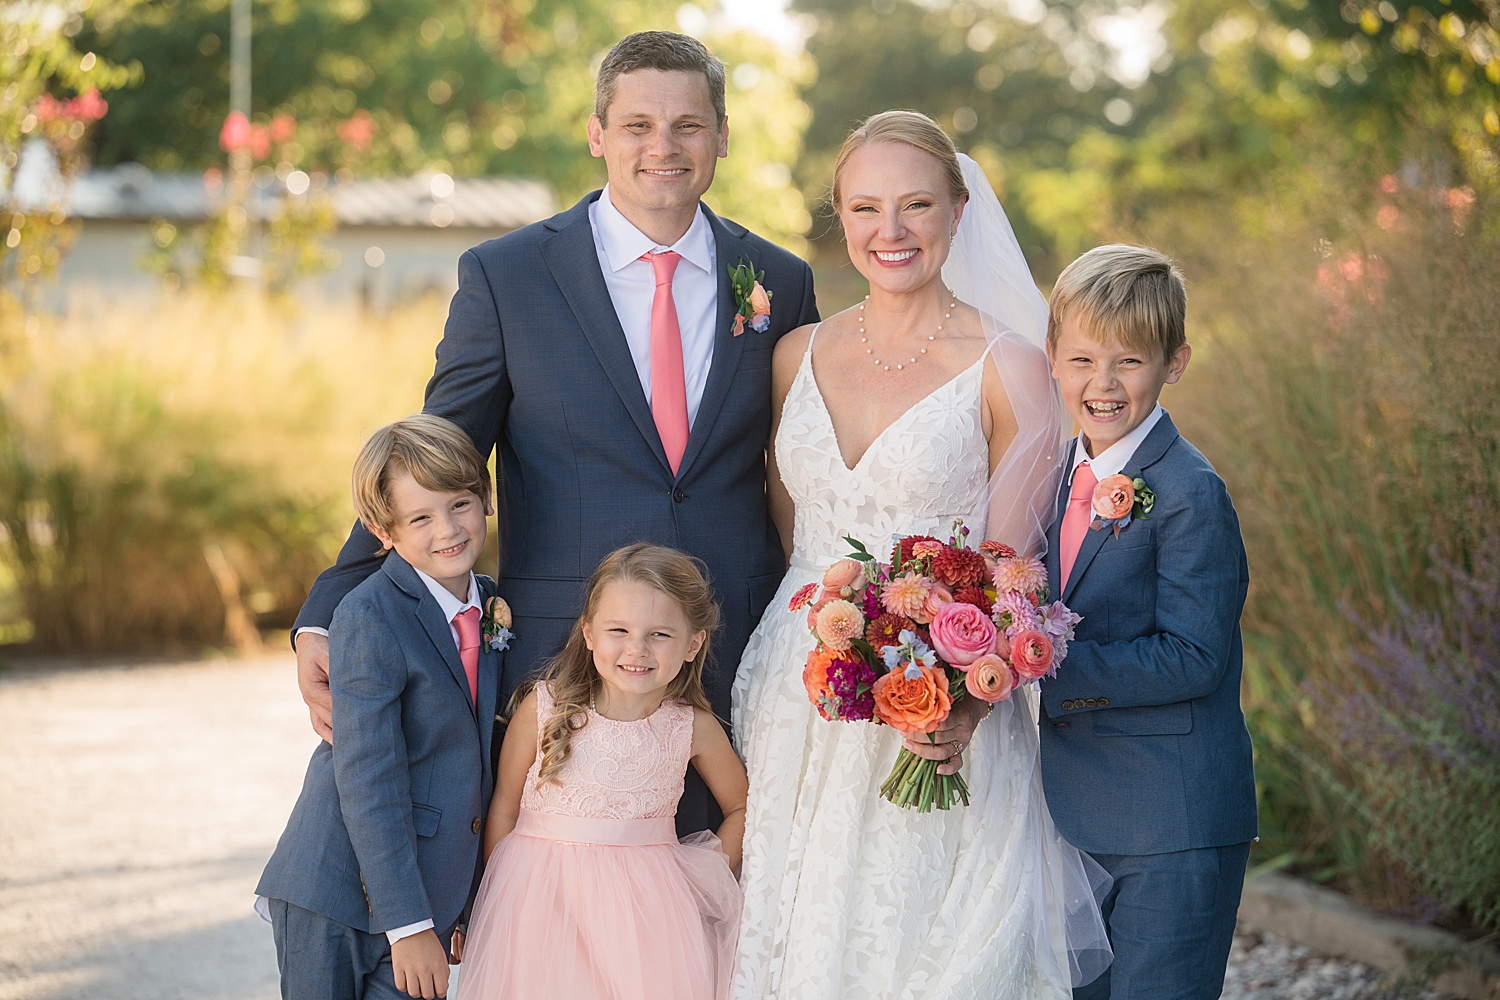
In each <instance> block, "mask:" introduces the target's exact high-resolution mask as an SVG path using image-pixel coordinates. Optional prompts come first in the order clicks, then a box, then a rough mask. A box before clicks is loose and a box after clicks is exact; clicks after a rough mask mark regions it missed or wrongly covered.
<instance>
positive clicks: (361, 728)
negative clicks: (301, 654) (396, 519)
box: [255, 553, 504, 943]
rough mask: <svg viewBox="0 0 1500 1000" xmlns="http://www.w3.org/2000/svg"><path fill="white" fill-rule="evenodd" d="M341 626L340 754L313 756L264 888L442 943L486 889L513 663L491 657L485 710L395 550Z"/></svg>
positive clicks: (337, 629) (483, 656)
mask: <svg viewBox="0 0 1500 1000" xmlns="http://www.w3.org/2000/svg"><path fill="white" fill-rule="evenodd" d="M478 579H479V589H480V593H481V595H482V596H483V597H485V598H488V597H491V596H493V594H494V593H495V584H494V581H493V580H491V579H490V578H489V577H483V576H482V577H479V578H478ZM332 626H333V627H332V629H331V630H330V638H329V643H330V645H329V664H328V679H329V685H330V687H331V688H332V691H333V746H332V747H330V746H329V745H328V744H327V743H319V744H318V748H317V749H316V750H314V751H313V755H312V761H311V762H310V763H309V764H308V765H307V777H306V779H305V780H304V781H303V783H302V794H301V796H299V797H298V799H297V804H296V806H295V807H294V808H293V809H292V817H291V819H290V820H289V821H288V822H287V827H286V832H285V833H283V834H282V835H281V840H280V842H279V843H277V845H276V851H275V852H274V853H273V854H272V855H271V860H270V862H269V863H267V865H266V869H265V872H264V873H263V874H262V875H261V878H260V884H259V885H258V886H257V887H256V890H255V891H256V892H257V893H258V894H260V895H262V896H268V897H271V898H273V899H284V900H286V901H287V902H288V903H293V904H295V905H297V906H300V907H302V908H303V909H306V910H311V911H313V912H314V913H320V914H322V915H323V916H325V917H328V918H330V919H332V920H336V921H338V922H339V923H342V924H347V925H348V926H350V927H355V928H358V929H359V930H362V931H366V932H368V933H371V934H378V933H381V932H383V931H388V930H393V929H394V928H397V927H404V926H406V925H407V924H414V923H417V922H419V921H422V920H431V921H432V922H433V924H434V925H435V927H436V930H437V932H438V934H439V935H442V934H443V933H444V931H445V929H447V928H451V927H452V926H453V925H454V924H455V923H456V922H458V920H459V918H460V916H461V915H462V914H464V913H465V912H466V911H467V909H468V907H469V905H470V904H471V903H472V901H473V897H474V893H475V892H476V891H477V890H478V888H479V877H480V874H481V872H482V866H481V865H480V863H479V846H480V830H481V827H482V821H483V817H484V816H485V813H486V811H487V810H488V808H489V802H490V793H491V792H492V791H493V789H494V780H493V775H492V773H491V770H490V740H491V738H492V734H493V732H494V726H493V725H492V724H491V720H492V719H493V718H494V713H495V698H496V692H497V690H498V688H499V676H500V664H501V662H502V660H503V658H504V654H503V653H492V652H484V651H481V653H480V656H479V683H478V685H477V686H478V690H479V694H478V699H477V708H476V705H475V703H474V701H472V700H471V695H470V693H469V681H468V677H467V675H466V674H465V673H464V668H463V664H462V663H461V662H460V660H459V658H458V647H457V645H456V644H455V643H454V641H453V633H452V630H451V629H450V627H449V624H448V621H447V619H446V618H444V617H443V612H442V609H441V608H440V607H439V606H438V602H437V599H436V598H434V597H433V596H432V592H431V591H430V590H428V589H427V586H426V584H424V583H423V582H422V580H421V578H420V577H418V576H417V574H416V571H415V570H413V569H412V568H411V566H410V565H409V564H408V563H407V562H406V560H404V559H402V558H401V557H400V556H399V555H396V554H395V553H392V554H391V555H389V556H387V557H386V559H385V562H384V564H383V565H382V566H381V567H380V572H377V573H376V574H374V575H373V576H371V577H370V578H369V579H367V580H365V581H364V582H363V583H361V584H360V585H359V586H358V587H356V588H355V589H354V590H353V591H352V592H351V593H350V594H349V596H348V597H346V598H345V599H344V601H343V603H342V604H340V605H339V608H338V612H337V613H336V614H335V615H334V616H333V622H332ZM444 941H445V943H446V938H445V939H444Z"/></svg>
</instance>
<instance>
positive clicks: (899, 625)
mask: <svg viewBox="0 0 1500 1000" xmlns="http://www.w3.org/2000/svg"><path fill="white" fill-rule="evenodd" d="M913 627H914V626H913V624H912V621H911V619H910V618H903V617H902V616H900V615H893V614H891V613H890V612H886V613H885V614H883V615H881V616H880V617H879V618H876V619H875V620H874V621H872V622H870V624H869V625H868V626H867V627H866V628H865V641H866V642H868V643H869V644H870V645H872V646H874V647H875V649H876V651H879V649H880V647H882V646H898V645H900V644H901V638H900V636H901V630H902V629H908V628H913Z"/></svg>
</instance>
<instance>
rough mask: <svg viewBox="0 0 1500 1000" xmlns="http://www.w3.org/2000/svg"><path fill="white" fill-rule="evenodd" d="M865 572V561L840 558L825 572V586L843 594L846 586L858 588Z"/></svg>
mask: <svg viewBox="0 0 1500 1000" xmlns="http://www.w3.org/2000/svg"><path fill="white" fill-rule="evenodd" d="M864 574H865V567H864V564H863V563H860V562H857V561H855V560H853V559H840V560H839V561H838V562H836V563H834V564H833V565H832V566H830V567H828V572H826V573H824V574H823V586H824V587H826V588H827V589H829V590H831V591H833V592H834V593H837V594H842V593H843V592H844V588H845V587H850V588H853V589H854V590H858V589H860V588H859V583H861V582H863V577H864Z"/></svg>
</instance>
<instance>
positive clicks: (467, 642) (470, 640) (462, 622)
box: [453, 608, 479, 705]
mask: <svg viewBox="0 0 1500 1000" xmlns="http://www.w3.org/2000/svg"><path fill="white" fill-rule="evenodd" d="M453 626H454V627H455V628H457V629H458V659H459V662H461V663H462V664H463V665H464V675H465V676H466V677H468V678H469V697H470V699H472V704H474V705H478V704H479V609H478V608H464V609H463V610H462V611H460V612H459V613H458V614H456V615H454V616H453Z"/></svg>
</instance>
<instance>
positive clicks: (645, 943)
mask: <svg viewBox="0 0 1500 1000" xmlns="http://www.w3.org/2000/svg"><path fill="white" fill-rule="evenodd" d="M551 714H552V697H551V693H550V692H549V690H548V688H547V685H545V684H540V685H538V686H537V718H538V719H541V720H545V719H547V718H548V717H549V716H550V715H551ZM537 728H538V730H539V731H540V729H541V728H542V726H540V725H539V726H538V727H537ZM572 742H573V752H572V756H571V757H570V758H569V760H568V762H567V764H566V765H565V766H564V767H563V770H562V772H561V773H560V774H559V775H558V778H560V779H561V783H560V784H558V783H554V782H548V783H546V784H540V783H539V782H538V777H537V776H538V771H539V770H540V768H541V753H540V748H538V753H537V759H536V761H535V762H534V763H533V764H532V765H531V770H530V771H529V772H528V773H527V775H526V787H525V789H524V791H523V792H522V794H521V815H520V818H519V820H518V821H517V822H516V828H515V830H514V832H512V833H511V834H510V835H509V836H507V837H505V838H504V839H503V840H501V841H500V843H499V845H498V846H497V847H496V848H495V850H494V853H493V854H492V855H491V856H490V859H489V864H488V866H487V867H486V869H485V873H484V880H483V881H482V882H481V884H480V887H479V897H478V899H477V900H476V901H475V903H474V914H473V917H472V919H471V920H470V922H469V936H468V939H467V941H466V942H465V945H464V960H463V965H462V966H461V970H460V972H459V982H458V990H457V993H456V997H457V998H458V1000H521V998H524V1000H564V998H566V1000H648V998H650V1000H716V998H723V997H725V996H727V995H728V987H729V976H730V974H731V972H732V970H733V965H734V951H735V943H736V939H737V935H738V930H739V920H740V909H741V903H742V897H741V894H740V887H739V885H738V883H737V882H736V881H735V879H734V875H733V874H732V873H731V872H730V870H729V864H728V861H727V860H726V859H725V857H724V855H723V854H722V853H721V852H720V850H719V847H718V843H719V841H718V838H717V837H715V836H714V835H713V834H711V833H699V834H694V835H692V836H691V837H688V838H685V839H684V840H683V841H681V842H679V841H678V839H677V832H676V827H675V822H674V820H673V816H674V814H675V813H676V811H677V800H678V798H679V797H680V796H681V795H682V782H683V776H684V773H685V772H686V770H687V763H688V756H689V752H690V750H691V747H692V742H693V710H692V709H691V708H689V707H688V706H686V705H681V704H677V703H675V702H663V703H662V705H661V707H660V708H658V709H657V710H656V711H655V712H654V713H653V714H652V715H651V716H650V717H648V718H645V719H641V720H639V721H635V722H617V721H615V720H613V719H607V718H605V717H604V716H602V715H600V714H598V713H597V712H595V711H594V710H593V708H592V707H591V708H590V709H589V714H588V725H586V726H584V727H583V729H581V730H579V731H578V732H576V733H575V734H574V736H573V741H572Z"/></svg>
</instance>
